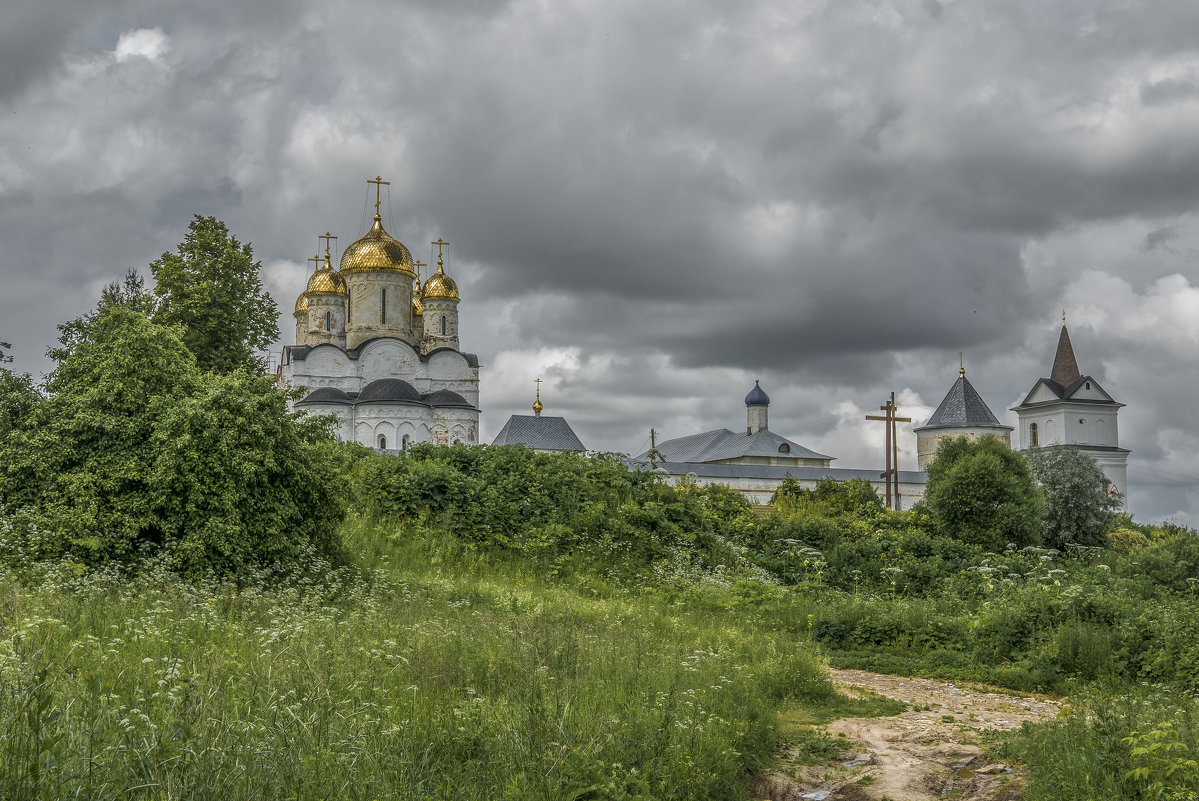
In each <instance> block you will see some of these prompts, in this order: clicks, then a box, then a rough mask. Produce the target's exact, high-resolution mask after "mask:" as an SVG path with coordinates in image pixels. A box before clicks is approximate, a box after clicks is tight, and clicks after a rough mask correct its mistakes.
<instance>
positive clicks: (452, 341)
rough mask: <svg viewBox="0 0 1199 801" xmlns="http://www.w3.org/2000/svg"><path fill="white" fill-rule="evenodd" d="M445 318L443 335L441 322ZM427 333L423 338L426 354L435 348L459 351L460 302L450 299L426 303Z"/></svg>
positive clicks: (425, 332)
mask: <svg viewBox="0 0 1199 801" xmlns="http://www.w3.org/2000/svg"><path fill="white" fill-rule="evenodd" d="M442 318H445V333H444V334H443V333H441V320H442ZM424 320H425V331H424V336H423V337H421V349H422V350H424V351H425V352H426V353H428V352H429V351H431V350H433V349H434V348H454V349H455V350H457V349H458V302H457V301H455V300H448V299H441V298H439V299H436V300H426V301H425V313H424Z"/></svg>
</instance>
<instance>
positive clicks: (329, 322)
mask: <svg viewBox="0 0 1199 801" xmlns="http://www.w3.org/2000/svg"><path fill="white" fill-rule="evenodd" d="M325 330H326V331H332V330H333V312H328V311H327V312H325Z"/></svg>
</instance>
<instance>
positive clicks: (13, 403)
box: [0, 342, 40, 441]
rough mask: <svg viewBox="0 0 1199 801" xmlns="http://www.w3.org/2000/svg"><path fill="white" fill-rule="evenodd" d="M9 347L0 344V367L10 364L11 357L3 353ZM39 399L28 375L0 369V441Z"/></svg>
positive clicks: (19, 422) (18, 424) (20, 422)
mask: <svg viewBox="0 0 1199 801" xmlns="http://www.w3.org/2000/svg"><path fill="white" fill-rule="evenodd" d="M11 347H12V346H11V345H9V344H8V343H7V342H0V365H4V364H10V363H11V362H12V356H9V355H8V354H7V353H6V352H5V350H6V349H7V348H11ZM39 399H40V398H39V396H38V394H37V390H35V389H34V387H33V381H32V379H30V377H29V373H14V372H13V371H12V370H10V369H9V368H7V367H0V441H2V440H3V439H4V438H5V437H7V436H8V434H9V432H11V431H12V430H13V429H14V428H18V427H20V425H21V424H22V423H23V421H24V420H25V418H26V417H28V416H29V413H30V412H31V411H32V410H33V407H34V406H35V405H36V404H37V402H38V400H39Z"/></svg>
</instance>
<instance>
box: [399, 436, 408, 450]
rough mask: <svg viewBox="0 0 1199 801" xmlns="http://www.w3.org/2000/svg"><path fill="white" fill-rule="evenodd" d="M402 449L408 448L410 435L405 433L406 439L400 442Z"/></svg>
mask: <svg viewBox="0 0 1199 801" xmlns="http://www.w3.org/2000/svg"><path fill="white" fill-rule="evenodd" d="M400 450H404V451H406V450H408V435H407V434H405V435H404V439H403V440H402V441H401V442H400Z"/></svg>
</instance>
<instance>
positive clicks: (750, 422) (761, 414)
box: [745, 406, 769, 434]
mask: <svg viewBox="0 0 1199 801" xmlns="http://www.w3.org/2000/svg"><path fill="white" fill-rule="evenodd" d="M768 411H769V408H768V407H766V406H746V407H745V423H746V425H745V427H746V430H747V431H748V432H749V433H750V434H756V433H758V432H759V431H761V430H763V429H765V428H766V422H767V412H768Z"/></svg>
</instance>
